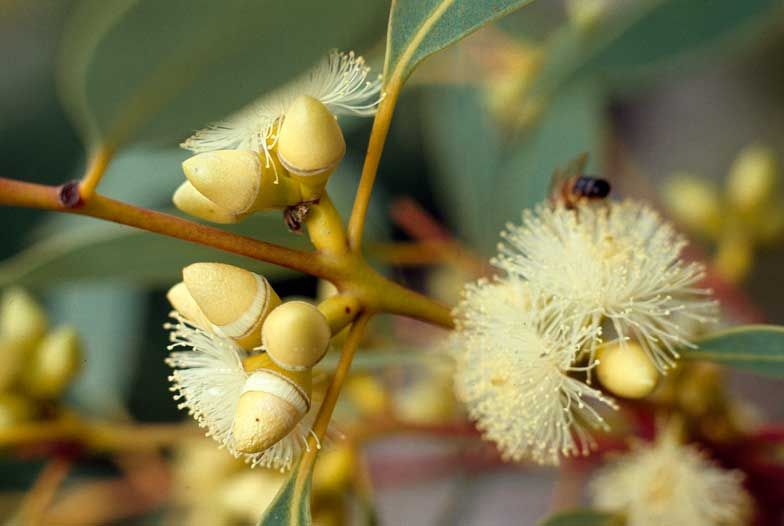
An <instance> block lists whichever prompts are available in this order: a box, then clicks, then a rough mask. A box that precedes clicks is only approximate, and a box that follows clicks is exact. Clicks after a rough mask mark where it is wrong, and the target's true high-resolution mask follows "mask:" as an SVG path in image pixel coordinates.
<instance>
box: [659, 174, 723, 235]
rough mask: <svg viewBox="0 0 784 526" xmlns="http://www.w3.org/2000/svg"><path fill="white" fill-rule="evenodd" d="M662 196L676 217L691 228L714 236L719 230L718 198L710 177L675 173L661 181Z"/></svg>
mask: <svg viewBox="0 0 784 526" xmlns="http://www.w3.org/2000/svg"><path fill="white" fill-rule="evenodd" d="M662 197H663V199H664V203H665V204H666V205H667V208H668V209H669V211H670V213H671V214H672V216H673V217H674V218H675V220H676V221H678V222H679V223H681V224H683V225H684V226H685V227H686V228H688V229H689V230H691V231H692V232H696V233H699V234H703V235H708V236H715V235H716V234H718V233H719V231H720V230H721V225H722V210H721V199H720V198H719V191H718V189H717V188H716V187H715V185H713V184H712V183H711V182H710V181H708V180H706V179H702V178H699V177H696V176H693V175H688V174H677V175H675V176H673V177H672V178H671V179H669V180H668V181H667V182H666V183H665V184H664V187H663V195H662Z"/></svg>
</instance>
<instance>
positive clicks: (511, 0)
mask: <svg viewBox="0 0 784 526" xmlns="http://www.w3.org/2000/svg"><path fill="white" fill-rule="evenodd" d="M530 2H531V0H395V1H393V2H392V9H391V10H390V13H389V29H388V32H387V52H386V57H385V59H384V84H387V83H388V82H389V81H390V80H391V79H392V78H393V77H397V78H399V80H400V81H405V79H406V78H408V76H409V75H410V74H411V72H412V71H413V70H414V68H415V67H416V66H417V64H419V63H420V62H421V61H422V60H423V59H424V58H426V57H427V56H429V55H432V54H433V53H435V52H436V51H439V50H441V49H443V48H445V47H447V46H448V45H450V44H452V43H454V42H457V41H458V40H460V39H461V38H463V37H465V36H466V35H468V34H469V33H471V32H473V31H476V30H477V29H479V28H480V27H482V26H483V25H485V24H487V23H489V22H492V21H493V20H496V19H498V18H501V17H502V16H504V15H506V14H508V13H510V12H512V11H514V10H515V9H518V8H520V7H522V6H524V5H525V4H528V3H530Z"/></svg>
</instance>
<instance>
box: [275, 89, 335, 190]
mask: <svg viewBox="0 0 784 526" xmlns="http://www.w3.org/2000/svg"><path fill="white" fill-rule="evenodd" d="M345 154H346V142H345V141H344V140H343V132H342V131H341V130H340V126H339V125H338V122H337V120H336V119H335V116H334V115H333V114H332V113H331V112H330V111H329V110H328V109H327V107H326V106H324V104H322V103H321V102H319V101H318V100H316V99H314V98H313V97H308V96H305V95H302V96H300V97H298V98H297V99H296V100H295V101H294V102H293V103H292V105H291V106H290V107H289V109H288V110H287V111H286V117H285V119H284V120H283V124H282V125H281V127H280V132H279V133H278V158H279V159H280V162H281V163H282V164H283V166H284V167H285V168H286V169H287V170H288V171H289V172H290V173H291V175H292V177H295V178H297V179H298V180H299V181H300V182H301V183H302V184H304V185H306V186H307V187H309V188H310V189H311V190H312V189H316V188H319V191H320V187H323V185H324V183H325V182H326V180H327V178H328V177H329V175H330V173H331V172H332V170H334V169H335V167H336V166H337V165H338V163H339V162H340V161H341V159H343V156H344V155H345Z"/></svg>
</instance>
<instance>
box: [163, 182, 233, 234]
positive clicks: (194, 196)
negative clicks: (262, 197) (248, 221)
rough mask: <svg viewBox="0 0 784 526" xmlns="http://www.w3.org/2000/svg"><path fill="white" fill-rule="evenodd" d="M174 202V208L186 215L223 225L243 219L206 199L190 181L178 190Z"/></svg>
mask: <svg viewBox="0 0 784 526" xmlns="http://www.w3.org/2000/svg"><path fill="white" fill-rule="evenodd" d="M172 202H173V203H174V206H176V207H177V208H178V209H179V210H182V211H183V212H185V213H186V214H189V215H192V216H193V217H198V218H199V219H204V220H205V221H211V222H213V223H219V224H222V225H229V224H232V223H237V222H239V221H240V220H241V219H242V217H243V216H239V215H236V214H233V213H231V212H229V211H228V210H226V209H224V208H221V207H220V206H218V205H216V204H215V203H213V202H212V201H210V200H209V199H207V198H206V197H204V196H203V195H202V194H201V193H199V191H198V190H196V187H194V186H193V185H192V184H191V183H190V181H185V182H184V183H182V184H181V185H180V187H179V188H177V191H176V192H174V197H172Z"/></svg>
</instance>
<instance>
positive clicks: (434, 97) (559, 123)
mask: <svg viewBox="0 0 784 526" xmlns="http://www.w3.org/2000/svg"><path fill="white" fill-rule="evenodd" d="M601 104H602V98H601V93H600V92H599V91H598V89H597V86H596V84H595V83H590V82H582V83H576V84H574V85H571V86H569V87H568V89H564V90H563V91H562V92H561V93H559V94H558V97H557V98H556V99H555V100H553V101H552V102H551V103H550V104H549V105H548V106H547V107H546V108H545V110H544V112H543V114H542V115H541V116H540V117H539V119H538V120H537V122H536V123H535V125H534V126H533V127H532V128H531V129H530V130H527V131H526V132H525V134H523V135H522V136H519V137H515V138H512V139H509V140H505V139H504V137H503V129H502V128H500V127H499V124H497V123H496V122H494V120H493V118H492V116H491V115H490V114H489V113H488V112H487V111H486V109H485V108H484V106H483V105H482V103H481V100H480V97H479V93H478V92H477V91H475V90H472V89H470V88H464V87H458V88H454V87H451V88H437V89H433V90H432V91H431V92H430V93H428V95H427V103H426V105H425V106H426V108H427V112H428V113H427V116H426V117H427V120H426V139H427V143H426V145H427V146H428V148H429V149H430V150H431V154H432V155H433V156H434V158H435V160H436V163H437V164H436V171H435V172H436V177H437V184H436V185H435V187H436V188H437V189H438V191H439V193H438V194H437V195H436V198H437V199H438V200H440V201H441V204H442V208H443V209H444V210H446V211H447V213H448V214H450V215H449V220H450V222H451V224H452V225H454V226H455V227H456V230H457V232H458V234H459V235H460V237H461V238H462V239H465V240H466V241H467V242H468V244H469V246H471V247H473V248H476V249H477V250H479V251H480V252H481V253H482V254H485V255H490V254H493V253H494V252H495V247H496V243H497V242H498V241H499V235H498V234H499V232H500V231H501V230H502V229H503V228H504V225H505V224H506V222H508V221H519V220H520V213H521V211H522V210H523V209H525V208H529V207H531V206H532V205H534V204H535V203H537V202H539V201H541V200H542V199H544V198H545V197H547V194H548V190H549V184H550V178H551V175H552V172H553V170H554V169H555V168H556V167H558V166H561V165H563V164H564V163H566V162H567V161H568V160H569V159H571V158H574V157H575V156H576V155H577V154H579V153H581V152H584V151H588V152H592V153H594V158H592V159H591V160H592V162H593V163H594V164H595V163H596V161H597V159H596V158H595V157H596V155H595V154H596V152H600V151H601V148H600V145H601V142H600V140H601V130H602V123H603V117H602V111H601Z"/></svg>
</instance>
